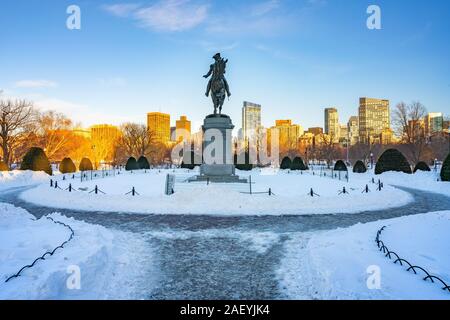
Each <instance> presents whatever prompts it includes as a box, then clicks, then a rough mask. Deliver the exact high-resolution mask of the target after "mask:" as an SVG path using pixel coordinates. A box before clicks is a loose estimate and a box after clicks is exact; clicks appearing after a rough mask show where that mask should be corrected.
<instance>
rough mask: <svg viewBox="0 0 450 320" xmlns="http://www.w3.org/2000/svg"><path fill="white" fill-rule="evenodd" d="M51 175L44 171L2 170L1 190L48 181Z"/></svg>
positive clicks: (0, 172)
mask: <svg viewBox="0 0 450 320" xmlns="http://www.w3.org/2000/svg"><path fill="white" fill-rule="evenodd" d="M48 179H49V175H48V174H46V173H45V172H43V171H38V172H36V171H20V170H14V171H0V191H1V190H5V189H9V188H15V187H23V186H28V185H33V184H37V183H43V182H46V181H48Z"/></svg>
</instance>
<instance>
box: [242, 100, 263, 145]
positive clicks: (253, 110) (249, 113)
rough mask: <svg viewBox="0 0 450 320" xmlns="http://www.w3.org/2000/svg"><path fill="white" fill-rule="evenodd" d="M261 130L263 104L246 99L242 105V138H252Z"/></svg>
mask: <svg viewBox="0 0 450 320" xmlns="http://www.w3.org/2000/svg"><path fill="white" fill-rule="evenodd" d="M260 130H261V105H259V104H256V103H252V102H247V101H244V106H243V107H242V136H243V137H242V138H243V140H244V141H248V140H252V139H254V138H255V136H258V135H259V133H260Z"/></svg>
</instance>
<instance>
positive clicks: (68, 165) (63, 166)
mask: <svg viewBox="0 0 450 320" xmlns="http://www.w3.org/2000/svg"><path fill="white" fill-rule="evenodd" d="M76 171H77V167H76V166H75V163H73V161H72V159H70V158H64V159H63V160H62V161H61V163H60V164H59V172H61V173H73V172H76Z"/></svg>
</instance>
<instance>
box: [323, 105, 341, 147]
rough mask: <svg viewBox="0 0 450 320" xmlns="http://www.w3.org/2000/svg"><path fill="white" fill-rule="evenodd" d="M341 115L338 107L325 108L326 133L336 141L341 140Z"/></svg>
mask: <svg viewBox="0 0 450 320" xmlns="http://www.w3.org/2000/svg"><path fill="white" fill-rule="evenodd" d="M339 129H340V125H339V115H338V111H337V109H336V108H326V109H325V133H326V134H328V135H329V136H331V137H332V138H333V140H335V141H336V142H337V141H338V140H339Z"/></svg>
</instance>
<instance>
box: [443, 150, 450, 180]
mask: <svg viewBox="0 0 450 320" xmlns="http://www.w3.org/2000/svg"><path fill="white" fill-rule="evenodd" d="M441 180H442V181H450V153H449V154H448V156H447V158H446V159H445V161H444V163H443V164H442V169H441Z"/></svg>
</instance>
